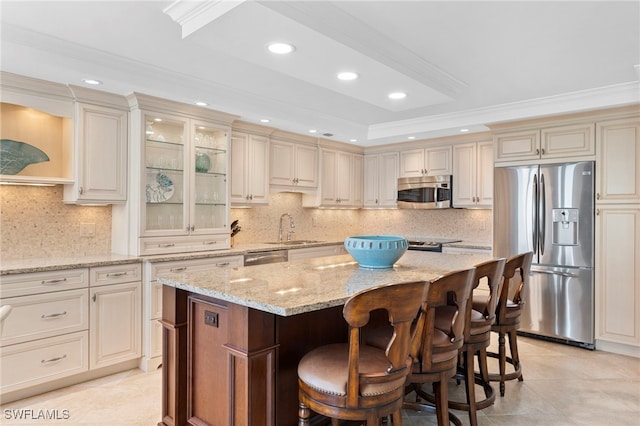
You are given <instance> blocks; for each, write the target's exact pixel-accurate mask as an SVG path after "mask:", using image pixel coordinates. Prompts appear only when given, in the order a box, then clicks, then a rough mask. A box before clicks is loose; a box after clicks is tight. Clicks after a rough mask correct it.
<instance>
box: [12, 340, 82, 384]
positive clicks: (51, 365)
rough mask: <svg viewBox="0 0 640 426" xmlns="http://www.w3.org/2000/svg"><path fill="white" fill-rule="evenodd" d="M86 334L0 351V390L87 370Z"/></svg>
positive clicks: (35, 342) (26, 344) (14, 346)
mask: <svg viewBox="0 0 640 426" xmlns="http://www.w3.org/2000/svg"><path fill="white" fill-rule="evenodd" d="M88 338H89V333H88V332H87V331H82V332H78V333H72V334H65V335H63V336H57V337H51V338H49V339H41V340H37V341H34V342H27V343H21V344H19V345H12V346H6V347H3V348H2V349H0V367H1V368H0V370H2V376H1V378H0V389H1V390H2V392H3V393H4V392H11V391H15V390H18V389H22V388H26V387H28V386H33V385H37V384H40V383H44V382H48V381H51V380H56V379H60V378H62V377H65V376H71V375H73V374H78V373H81V372H84V371H88V365H89V363H88V360H89V356H88V351H87V348H88V347H89V346H88Z"/></svg>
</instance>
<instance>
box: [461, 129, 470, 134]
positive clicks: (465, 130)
mask: <svg viewBox="0 0 640 426" xmlns="http://www.w3.org/2000/svg"><path fill="white" fill-rule="evenodd" d="M468 131H469V129H460V132H462V133H466V132H468Z"/></svg>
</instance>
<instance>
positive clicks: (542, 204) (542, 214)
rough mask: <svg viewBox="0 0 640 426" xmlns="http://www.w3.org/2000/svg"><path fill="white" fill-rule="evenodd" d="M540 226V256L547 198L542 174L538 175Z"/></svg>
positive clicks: (542, 250)
mask: <svg viewBox="0 0 640 426" xmlns="http://www.w3.org/2000/svg"><path fill="white" fill-rule="evenodd" d="M539 198H540V213H539V215H540V217H539V219H540V222H539V223H540V224H539V225H538V232H539V234H540V235H539V236H538V239H539V240H540V256H542V255H544V235H545V233H546V229H545V228H546V226H545V222H546V219H547V217H546V216H547V213H546V211H547V197H546V194H545V184H544V175H543V174H542V173H540V197H539Z"/></svg>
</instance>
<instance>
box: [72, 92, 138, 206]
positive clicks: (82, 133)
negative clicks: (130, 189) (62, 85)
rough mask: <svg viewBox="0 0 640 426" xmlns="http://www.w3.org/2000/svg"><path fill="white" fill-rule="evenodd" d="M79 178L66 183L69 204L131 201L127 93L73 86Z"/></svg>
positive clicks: (76, 164) (75, 157) (75, 160)
mask: <svg viewBox="0 0 640 426" xmlns="http://www.w3.org/2000/svg"><path fill="white" fill-rule="evenodd" d="M71 90H72V91H73V93H74V95H75V96H76V103H75V117H74V129H75V132H74V138H75V156H74V165H75V179H74V183H73V184H72V185H65V188H64V198H63V201H64V202H65V203H75V204H82V203H110V204H115V203H124V202H125V201H126V200H127V172H128V163H127V154H128V146H129V145H128V142H129V104H128V103H127V100H126V98H125V97H124V96H118V95H113V94H111V93H104V92H99V91H96V90H91V89H86V88H82V87H76V86H71Z"/></svg>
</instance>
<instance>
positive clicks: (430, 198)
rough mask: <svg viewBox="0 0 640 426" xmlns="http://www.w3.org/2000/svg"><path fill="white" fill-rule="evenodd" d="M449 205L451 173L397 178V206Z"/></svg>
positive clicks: (412, 207) (403, 207) (407, 207)
mask: <svg viewBox="0 0 640 426" xmlns="http://www.w3.org/2000/svg"><path fill="white" fill-rule="evenodd" d="M449 207H451V175H443V176H417V177H407V178H399V179H398V208H400V209H446V208H449Z"/></svg>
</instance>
